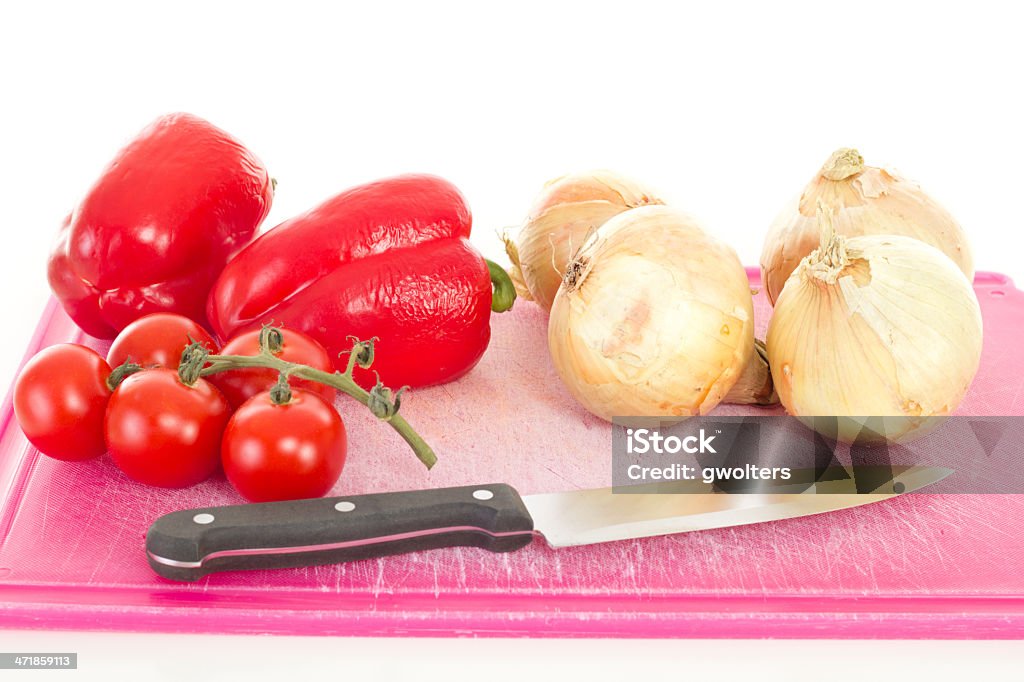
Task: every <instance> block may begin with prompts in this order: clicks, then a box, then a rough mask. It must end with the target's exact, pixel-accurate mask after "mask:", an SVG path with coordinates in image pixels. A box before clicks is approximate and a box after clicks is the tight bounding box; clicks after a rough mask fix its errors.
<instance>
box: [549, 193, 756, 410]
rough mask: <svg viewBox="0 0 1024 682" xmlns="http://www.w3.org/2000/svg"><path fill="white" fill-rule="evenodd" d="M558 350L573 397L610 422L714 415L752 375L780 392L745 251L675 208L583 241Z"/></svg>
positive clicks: (557, 319)
mask: <svg viewBox="0 0 1024 682" xmlns="http://www.w3.org/2000/svg"><path fill="white" fill-rule="evenodd" d="M548 345H549V348H550V351H551V357H552V359H553V361H554V365H555V368H556V369H557V371H558V374H559V376H560V377H561V379H562V381H563V382H564V383H565V385H566V387H567V388H568V389H569V391H570V392H571V393H572V395H573V396H574V397H575V398H576V399H577V400H578V401H579V402H580V403H581V404H582V405H583V406H584V407H585V408H586V409H587V410H589V411H590V412H592V413H593V414H595V415H597V416H599V417H601V418H603V419H607V420H611V419H612V417H617V416H618V417H636V416H651V417H685V416H691V415H698V414H706V413H707V412H709V411H710V410H711V409H712V408H714V407H715V406H716V405H717V404H718V403H719V402H721V401H722V400H723V399H724V398H725V397H726V395H727V394H728V393H729V391H730V389H731V388H733V387H734V386H735V385H737V383H738V380H739V379H740V376H741V374H744V372H745V371H747V372H752V373H754V374H759V375H760V376H761V380H760V388H761V389H762V390H767V392H768V393H769V394H770V393H771V382H770V375H769V373H768V371H767V369H766V366H765V364H764V363H763V362H762V361H761V358H760V356H759V354H758V353H757V350H756V349H755V345H754V309H753V301H752V298H751V294H750V284H749V281H748V279H747V275H746V272H745V270H744V269H743V266H742V265H741V264H740V261H739V259H738V258H737V256H736V253H735V252H734V251H733V250H732V249H731V248H729V247H728V246H726V245H724V244H722V243H721V242H719V241H717V240H715V239H714V238H712V237H710V236H709V235H708V234H706V233H705V232H704V231H703V230H702V229H701V227H700V226H699V224H698V223H697V222H696V220H694V219H693V218H692V217H690V216H688V215H687V214H685V213H682V212H680V211H678V210H675V209H672V208H669V207H666V206H644V207H640V208H634V209H632V210H629V211H626V212H624V213H621V214H619V215H617V216H615V217H614V218H612V219H610V220H609V221H608V222H606V223H605V224H604V225H602V226H601V227H600V228H598V229H597V231H596V232H595V233H594V234H593V235H591V237H590V239H588V240H587V241H586V243H584V244H583V246H582V248H580V250H579V251H578V252H577V253H576V255H575V257H574V258H573V259H572V261H571V262H570V263H569V264H568V268H567V271H566V273H565V279H564V282H563V284H562V286H561V288H560V289H559V291H558V293H557V295H556V296H555V300H554V304H553V305H552V307H551V315H550V319H549V322H548ZM743 383H745V384H747V385H750V384H756V383H757V382H743ZM765 384H767V387H765ZM746 402H752V401H751V400H747V401H746Z"/></svg>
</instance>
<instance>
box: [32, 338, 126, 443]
mask: <svg viewBox="0 0 1024 682" xmlns="http://www.w3.org/2000/svg"><path fill="white" fill-rule="evenodd" d="M109 376H110V366H109V365H107V363H106V361H105V360H104V359H103V357H102V356H101V355H99V354H98V353H96V351H94V350H92V349H89V348H86V347H85V346H79V345H76V344H71V343H64V344H60V345H57V346H50V347H49V348H46V349H44V350H42V351H40V352H39V353H38V354H37V355H36V356H35V357H33V358H32V359H31V360H29V361H28V364H27V365H25V369H23V370H22V372H21V375H20V376H19V377H18V380H17V381H16V382H15V384H14V414H15V416H17V418H18V423H19V424H21V428H22V430H23V431H24V432H25V435H26V436H27V437H28V440H29V442H31V443H32V445H34V446H36V448H37V449H38V450H39V452H41V453H43V454H44V455H49V456H50V457H54V458H56V459H63V460H68V461H79V460H83V459H91V458H93V457H97V456H99V455H101V454H103V453H104V452H105V451H106V449H107V448H106V445H105V444H104V442H103V415H104V412H105V411H106V409H107V401H108V400H109V399H110V388H109V387H108V386H107V377H109Z"/></svg>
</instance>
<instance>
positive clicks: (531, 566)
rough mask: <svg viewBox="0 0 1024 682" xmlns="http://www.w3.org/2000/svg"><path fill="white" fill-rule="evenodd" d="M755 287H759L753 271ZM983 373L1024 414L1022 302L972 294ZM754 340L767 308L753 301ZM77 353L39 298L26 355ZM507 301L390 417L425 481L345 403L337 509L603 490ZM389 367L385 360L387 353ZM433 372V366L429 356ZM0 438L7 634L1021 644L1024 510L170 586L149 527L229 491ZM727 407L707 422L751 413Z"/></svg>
mask: <svg viewBox="0 0 1024 682" xmlns="http://www.w3.org/2000/svg"><path fill="white" fill-rule="evenodd" d="M751 278H752V284H753V285H754V286H755V287H756V286H757V284H758V282H757V277H756V273H754V272H751ZM975 288H976V290H977V293H978V298H979V301H980V302H981V306H982V311H983V314H984V318H985V346H984V353H983V360H982V367H981V370H980V371H979V374H978V376H977V378H976V380H975V382H974V384H973V386H972V389H971V391H970V393H969V395H968V397H967V399H966V400H965V402H964V403H963V405H962V406H961V409H960V411H959V413H960V414H970V415H1021V414H1024V356H1022V354H1021V353H1020V352H1019V350H1018V348H1019V343H1018V341H1019V338H1020V333H1021V331H1024V294H1022V293H1021V292H1019V291H1017V290H1016V289H1014V287H1013V284H1012V283H1011V282H1010V281H1009V279H1007V278H1005V277H1003V276H1002V275H995V274H988V273H982V274H979V276H978V278H977V279H976V282H975ZM756 304H757V305H756V314H757V318H758V323H759V324H758V329H759V335H763V332H764V327H765V325H766V322H767V318H768V316H769V314H770V309H769V307H768V305H767V303H766V301H765V300H764V298H763V296H760V295H759V296H757V298H756ZM84 338H85V340H83V337H81V335H80V334H79V333H78V332H77V330H76V329H75V327H74V326H73V325H72V324H71V322H70V321H69V320H68V319H67V317H66V316H65V315H64V313H63V312H62V311H61V310H60V309H59V307H58V306H55V305H54V304H53V303H52V302H51V304H50V306H49V307H48V308H47V311H46V312H45V314H44V316H43V319H42V322H41V326H40V329H39V332H38V334H37V337H36V339H35V340H34V342H33V348H30V351H35V350H38V348H41V347H44V346H47V345H51V344H53V343H59V342H64V341H79V342H83V343H87V344H90V345H93V346H95V347H97V348H99V349H101V350H105V348H106V347H105V346H103V345H101V344H99V343H97V342H94V341H91V340H89V339H88V337H84ZM546 348H547V343H546V318H545V316H544V315H543V314H542V312H541V310H540V309H539V308H537V307H536V306H534V305H532V304H530V303H527V302H520V303H518V304H517V305H516V307H515V310H514V311H513V312H511V313H508V314H504V315H497V316H495V317H494V319H493V339H492V342H491V345H490V347H489V349H488V351H487V353H486V355H485V356H484V358H483V360H482V361H481V362H480V364H479V365H478V366H477V367H476V368H475V369H474V370H473V371H472V372H471V373H470V374H469V375H468V376H467V377H465V378H464V379H462V380H460V381H458V382H455V383H453V384H449V385H446V386H441V387H436V388H431V389H421V390H418V391H415V392H412V393H411V394H410V395H409V397H408V400H405V401H403V404H402V410H403V413H404V414H405V415H406V417H407V419H408V420H409V421H410V423H412V424H413V426H414V427H416V428H417V429H418V430H419V432H420V433H421V434H422V435H423V436H424V437H425V438H426V440H427V441H428V442H430V443H431V444H432V445H433V446H434V448H435V450H436V451H437V452H438V455H439V458H440V461H439V462H438V464H437V466H436V467H435V468H434V469H433V470H432V471H430V472H427V471H426V470H425V469H424V468H423V467H422V466H421V465H420V464H419V462H418V461H417V460H416V459H415V457H414V456H413V455H412V453H411V451H409V450H408V449H407V448H406V447H405V445H404V443H403V442H402V441H401V439H400V438H399V437H398V436H397V435H396V434H395V433H394V432H392V431H391V430H390V429H389V428H387V427H385V426H382V425H380V424H378V423H376V422H375V421H374V420H373V419H372V418H370V417H369V416H368V415H367V414H366V413H364V411H363V409H362V408H361V406H359V405H357V404H354V403H348V402H345V401H340V402H339V409H340V410H341V411H342V414H343V416H344V417H345V418H346V423H347V426H348V430H349V443H350V449H349V455H348V462H347V464H346V469H345V472H344V473H343V475H342V479H341V481H339V483H338V485H337V486H336V488H335V490H334V494H337V495H344V494H357V493H366V492H382V491H390V490H404V489H412V488H430V487H441V486H448V485H462V484H480V483H490V482H506V483H510V484H512V485H514V486H515V487H516V488H517V489H518V490H519V491H520V492H522V493H524V494H526V493H533V492H545V491H557V490H565V489H572V488H587V487H601V486H606V485H609V484H610V477H611V468H610V452H611V445H610V428H609V426H608V425H607V424H606V423H604V422H602V421H601V420H598V419H596V418H594V417H592V416H591V415H589V414H588V413H586V412H585V411H583V410H582V409H581V408H579V407H578V406H577V405H576V404H575V402H574V401H573V399H572V398H571V397H570V396H569V394H568V393H567V392H566V391H565V389H564V388H563V387H562V386H561V384H560V382H559V380H558V378H557V376H556V375H555V372H554V369H553V367H552V365H551V362H550V360H549V358H548V355H547V350H546ZM381 352H384V349H381ZM424 361H429V359H426V358H425V359H424ZM3 409H4V412H3V414H2V415H0V419H3V421H2V422H0V424H2V425H3V426H2V428H3V431H2V432H0V495H2V496H3V497H2V502H3V505H2V507H0V602H2V608H0V623H2V624H6V625H8V626H19V627H72V628H93V629H95V628H99V629H133V630H165V631H255V632H279V633H301V634H315V633H324V634H344V633H353V634H435V635H436V634H449V635H450V634H463V635H466V634H533V635H544V634H559V635H633V636H666V635H668V636H671V635H680V636H681V635H686V636H694V635H697V636H701V635H703V636H815V635H817V636H859V637H863V636H960V637H963V636H1021V635H1022V634H1024V571H1021V566H1022V565H1024V534H1022V533H1020V532H1019V528H1020V521H1021V520H1022V519H1024V495H1022V496H1014V495H942V496H939V495H925V494H918V495H908V496H904V497H900V498H898V499H894V500H890V501H887V502H884V503H880V504H876V505H869V506H866V507H861V508H858V509H851V510H846V511H841V512H835V513H832V514H828V515H824V516H818V517H811V518H804V519H791V520H787V521H779V522H773V523H766V524H760V525H756V526H747V527H740V528H729V529H723V530H717V531H707V532H703V533H690V534H685V535H675V536H668V537H661V538H648V539H644V540H634V541H624V542H616V543H610V544H606V545H598V546H590V547H580V548H569V549H562V550H558V551H555V550H552V549H549V548H548V547H546V546H545V545H544V544H543V543H542V542H535V543H534V544H533V545H531V546H529V547H527V548H526V549H523V550H521V551H518V552H515V553H511V554H491V553H489V552H486V551H484V550H480V549H476V548H456V549H445V550H437V551H433V552H428V553H421V554H414V555H408V556H397V557H388V558H384V559H379V560H368V561H361V562H356V563H351V564H346V565H334V566H320V567H315V568H306V569H289V570H279V571H258V572H247V573H231V574H220V575H214V576H210V577H208V578H205V579H203V580H201V581H200V582H198V583H194V584H179V583H173V582H169V581H166V580H163V579H161V578H158V577H157V576H156V575H154V574H153V573H152V572H151V571H150V569H149V567H148V565H147V564H146V561H145V558H144V553H143V537H144V534H145V532H146V529H147V528H148V526H149V524H150V523H151V522H152V521H153V520H154V519H155V518H157V517H158V516H160V515H161V514H164V513H166V512H170V511H174V510H177V509H183V508H190V507H196V506H207V505H216V504H236V503H240V502H242V501H243V500H241V498H239V497H238V496H237V494H236V493H234V491H233V490H232V489H231V488H230V486H229V485H228V484H227V482H226V481H225V480H224V479H223V477H222V476H220V477H217V478H214V479H213V480H210V481H207V482H206V483H203V484H201V485H199V486H196V487H193V488H190V489H187V490H161V489H155V488H149V487H146V486H142V485H138V484H135V483H133V482H132V481H130V480H128V479H127V478H126V477H124V476H123V475H122V474H121V473H120V472H119V471H118V470H117V469H116V468H115V467H114V466H113V464H112V463H111V461H110V460H109V458H107V457H103V458H101V459H100V460H98V461H92V462H86V463H65V462H57V461H54V460H51V459H49V458H46V457H41V456H39V454H38V453H37V452H36V451H35V450H34V449H33V448H32V447H31V446H29V445H28V444H27V443H26V442H25V440H24V436H23V435H22V434H21V432H20V429H19V428H18V426H17V424H16V422H15V421H14V420H13V418H12V415H11V409H10V402H9V397H8V401H7V402H6V403H5V405H4V408H3ZM741 409H742V408H734V407H720V408H719V410H718V411H716V414H723V415H727V414H743V413H750V411H749V410H746V412H744V411H741Z"/></svg>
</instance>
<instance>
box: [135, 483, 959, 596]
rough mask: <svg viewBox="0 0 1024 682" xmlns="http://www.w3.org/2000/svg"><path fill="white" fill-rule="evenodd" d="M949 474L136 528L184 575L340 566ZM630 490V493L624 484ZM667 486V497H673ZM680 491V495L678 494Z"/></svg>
mask: <svg viewBox="0 0 1024 682" xmlns="http://www.w3.org/2000/svg"><path fill="white" fill-rule="evenodd" d="M950 473H952V471H951V470H949V469H944V468H941V467H927V466H914V467H892V476H891V478H889V479H888V481H887V483H886V485H884V486H881V487H879V488H878V492H868V493H865V492H858V491H857V488H856V484H855V483H854V482H853V481H852V480H850V479H843V480H835V481H821V482H816V483H813V484H811V485H810V487H807V486H803V487H802V488H801V489H800V490H801V492H787V490H793V489H794V488H793V487H792V486H789V487H787V486H786V485H779V486H776V487H772V488H770V490H769V492H756V493H742V494H722V493H720V492H715V487H714V485H713V484H706V483H704V482H703V481H699V480H697V481H681V482H672V483H659V484H654V485H648V486H645V487H644V488H636V489H634V488H630V491H631V492H628V493H623V492H619V491H620V490H621V489H615V492H613V489H612V488H599V489H593V490H572V491H568V492H561V493H543V494H537V495H525V496H520V495H519V493H518V492H516V490H515V489H514V488H512V487H511V486H509V485H505V484H503V483H496V484H489V485H478V486H461V487H455V488H439V489H434V490H415V491H407V492H393V493H377V494H369V495H353V496H343V497H331V498H318V499H311V500H295V501H289V502H265V503H259V504H242V505H232V506H223V507H208V508H199V509H190V510H184V511H176V512H172V513H170V514H165V515H164V516H161V517H160V518H158V519H157V520H156V521H155V522H154V523H153V525H152V526H151V527H150V529H149V532H148V533H147V535H146V555H147V559H148V561H149V565H150V566H151V567H152V568H153V570H154V571H156V573H157V574H159V575H161V576H163V577H165V578H168V579H171V580H180V581H194V580H198V579H200V578H202V577H203V576H206V575H208V574H210V573H215V572H218V571H233V570H250V569H266V568H288V567H297V566H312V565H320V564H331V563H340V562H345V561H355V560H360V559H369V558H374V557H381V556H388V555H393V554H405V553H408V552H417V551H424V550H429V549H437V548H441V547H455V546H471V547H481V548H484V549H487V550H490V551H492V552H509V551H513V550H516V549H520V548H522V547H525V546H526V545H528V544H530V543H531V542H532V541H533V540H534V539H535V538H536V537H538V536H540V537H543V538H544V540H545V541H546V542H547V543H548V544H549V545H550V546H552V547H570V546H575V545H586V544H592V543H600V542H611V541H615V540H625V539H632V538H642V537H650V536H655V535H667V534H672V533H686V532H692V531H700V530H710V529H713V528H726V527H729V526H741V525H748V524H753V523H763V522H765V521H778V520H782V519H790V518H797V517H803V516H810V515H813V514H822V513H826V512H831V511H837V510H840V509H847V508H850V507H857V506H861V505H865V504H872V503H875V502H880V501H882V500H887V499H890V498H892V497H896V496H897V495H901V494H905V493H908V492H913V491H915V490H920V489H921V488H924V487H925V486H928V485H931V484H933V483H935V482H937V481H940V480H942V479H943V478H945V477H946V476H948V475H949V474H950ZM637 490H639V491H640V492H636V491H637ZM673 493H675V494H673ZM680 493H686V494H680Z"/></svg>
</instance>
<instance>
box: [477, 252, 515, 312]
mask: <svg viewBox="0 0 1024 682" xmlns="http://www.w3.org/2000/svg"><path fill="white" fill-rule="evenodd" d="M484 261H486V263H487V271H488V272H489V273H490V275H491V285H492V286H493V287H494V293H493V294H492V295H491V310H493V311H494V312H496V313H503V312H505V311H506V310H509V309H511V308H512V304H513V303H515V302H516V287H515V284H513V283H512V278H511V277H509V276H508V273H507V272H505V268H503V267H501V266H500V265H498V264H497V263H495V262H494V261H492V260H487V259H486V258H485V259H484Z"/></svg>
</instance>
